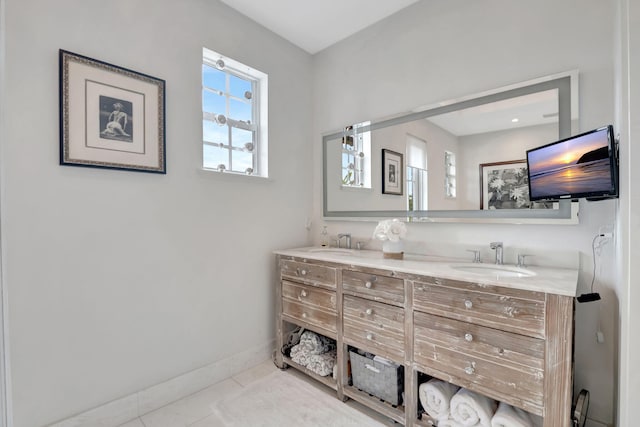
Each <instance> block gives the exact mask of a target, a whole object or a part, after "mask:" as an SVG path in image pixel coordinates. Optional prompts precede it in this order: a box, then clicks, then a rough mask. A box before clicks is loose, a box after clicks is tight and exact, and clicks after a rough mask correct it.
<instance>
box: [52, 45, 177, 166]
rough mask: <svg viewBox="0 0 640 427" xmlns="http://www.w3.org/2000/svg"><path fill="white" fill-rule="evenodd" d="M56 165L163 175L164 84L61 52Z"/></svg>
mask: <svg viewBox="0 0 640 427" xmlns="http://www.w3.org/2000/svg"><path fill="white" fill-rule="evenodd" d="M59 61H60V63H59V65H60V164H61V165H68V166H86V167H98V168H109V169H126V170H132V171H138V172H153V173H166V155H165V154H166V151H165V81H164V80H161V79H158V78H156V77H151V76H148V75H146V74H141V73H138V72H135V71H131V70H127V69H125V68H122V67H118V66H115V65H111V64H107V63H106V62H102V61H98V60H96V59H91V58H88V57H86V56H82V55H78V54H76V53H71V52H68V51H65V50H62V49H61V50H60V52H59Z"/></svg>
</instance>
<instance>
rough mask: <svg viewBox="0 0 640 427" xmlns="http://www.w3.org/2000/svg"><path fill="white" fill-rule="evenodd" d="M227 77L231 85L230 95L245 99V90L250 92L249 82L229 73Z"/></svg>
mask: <svg viewBox="0 0 640 427" xmlns="http://www.w3.org/2000/svg"><path fill="white" fill-rule="evenodd" d="M229 79H230V85H231V89H230V92H231V95H233V96H235V97H236V98H240V99H247V98H246V97H245V92H249V93H251V82H250V81H247V80H244V79H241V78H240V77H236V76H234V75H231V74H230V75H229Z"/></svg>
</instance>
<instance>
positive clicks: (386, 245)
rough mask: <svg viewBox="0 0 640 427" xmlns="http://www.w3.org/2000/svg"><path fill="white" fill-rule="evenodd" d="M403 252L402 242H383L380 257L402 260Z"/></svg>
mask: <svg viewBox="0 0 640 427" xmlns="http://www.w3.org/2000/svg"><path fill="white" fill-rule="evenodd" d="M403 250H404V244H403V242H402V240H398V241H397V242H392V241H391V240H385V241H384V242H382V256H383V258H391V259H402V257H403V254H404V252H403Z"/></svg>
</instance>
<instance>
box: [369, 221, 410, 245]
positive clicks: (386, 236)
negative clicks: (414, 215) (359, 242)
mask: <svg viewBox="0 0 640 427" xmlns="http://www.w3.org/2000/svg"><path fill="white" fill-rule="evenodd" d="M406 235H407V226H406V225H405V223H404V222H402V221H400V220H399V219H397V218H394V219H387V220H384V221H380V222H379V223H378V225H377V226H376V229H375V230H373V237H374V238H376V239H378V240H381V241H383V242H384V241H387V240H388V241H391V242H399V241H400V239H402V238H404V237H405V236H406Z"/></svg>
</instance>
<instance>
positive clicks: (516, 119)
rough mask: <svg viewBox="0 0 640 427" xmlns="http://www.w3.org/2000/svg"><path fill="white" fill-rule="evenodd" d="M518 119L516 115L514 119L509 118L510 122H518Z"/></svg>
mask: <svg viewBox="0 0 640 427" xmlns="http://www.w3.org/2000/svg"><path fill="white" fill-rule="evenodd" d="M519 121H520V119H519V118H517V117H516V118H515V119H511V122H512V123H518V122H519Z"/></svg>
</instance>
